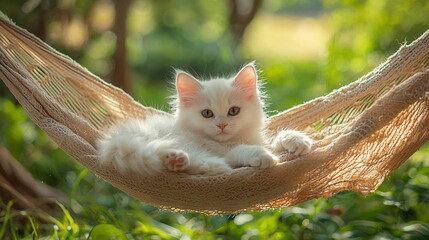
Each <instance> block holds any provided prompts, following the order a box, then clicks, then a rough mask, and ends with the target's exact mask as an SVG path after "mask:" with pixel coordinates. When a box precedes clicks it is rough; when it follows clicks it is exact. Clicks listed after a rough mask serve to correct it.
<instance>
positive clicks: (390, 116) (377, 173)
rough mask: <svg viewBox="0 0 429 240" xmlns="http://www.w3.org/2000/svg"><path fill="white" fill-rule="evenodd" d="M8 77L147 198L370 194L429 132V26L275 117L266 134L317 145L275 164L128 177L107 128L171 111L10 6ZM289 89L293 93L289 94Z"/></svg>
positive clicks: (90, 164) (186, 200)
mask: <svg viewBox="0 0 429 240" xmlns="http://www.w3.org/2000/svg"><path fill="white" fill-rule="evenodd" d="M0 15H1V16H0V17H1V21H0V78H1V79H2V80H3V81H4V83H5V84H6V86H7V87H8V88H9V89H10V91H11V92H12V93H13V94H14V96H15V97H16V98H17V100H18V101H19V102H20V104H21V105H22V106H23V107H24V108H25V110H26V111H27V113H28V115H29V116H30V118H31V119H32V120H33V121H34V122H35V123H36V124H37V125H38V126H40V127H41V128H42V129H43V130H44V131H45V132H47V134H48V135H49V136H50V137H51V138H52V139H53V140H54V141H55V142H56V143H57V144H58V145H59V146H60V147H61V148H63V149H64V150H65V151H66V152H67V153H68V154H70V155H71V156H72V157H73V158H75V159H76V160H77V161H79V162H80V163H81V164H83V165H84V166H85V167H87V168H89V169H90V170H91V171H93V172H94V173H96V174H97V175H98V176H100V177H102V178H103V179H105V180H106V181H108V182H110V183H111V184H113V185H114V186H116V187H118V188H119V189H121V190H123V191H124V192H126V193H128V194H130V195H132V196H134V197H136V198H137V199H140V200H141V201H143V202H146V203H149V204H152V205H155V206H157V207H160V208H162V209H167V210H170V211H190V212H203V213H207V214H217V213H234V212H241V211H247V210H264V209H272V208H279V207H285V206H290V205H294V204H296V203H299V202H302V201H305V200H309V199H313V198H317V197H329V196H332V195H333V194H335V193H337V192H339V191H343V190H353V191H357V192H360V193H364V194H365V193H368V192H371V191H373V190H374V189H376V188H377V187H378V186H379V184H381V182H382V181H383V179H384V178H385V177H386V176H387V175H388V174H389V173H390V172H391V171H393V170H394V169H396V168H397V167H399V166H400V165H401V164H402V163H403V162H404V161H405V160H406V159H407V158H408V157H409V156H411V155H412V154H413V153H414V152H415V151H416V150H417V149H418V148H419V147H420V146H421V145H422V144H423V143H425V142H426V141H427V140H428V139H429V131H428V126H429V113H428V102H427V97H428V92H429V83H428V82H429V70H428V65H429V32H426V33H424V34H423V35H422V36H421V37H420V38H418V39H417V40H415V41H414V42H413V43H411V44H409V45H404V46H402V47H401V48H400V49H399V50H398V52H397V53H395V54H394V55H392V56H391V57H389V59H388V60H387V61H386V62H385V63H383V64H381V65H380V66H379V67H377V68H375V69H374V70H373V71H371V72H370V73H368V74H367V75H365V76H364V77H362V78H360V79H359V80H357V81H355V82H353V83H351V84H349V85H347V86H345V87H343V88H341V89H338V90H336V91H333V92H332V93H330V94H328V95H326V96H323V97H319V98H317V99H314V100H312V101H309V102H308V103H305V104H302V105H300V106H297V107H294V108H292V109H290V110H287V111H285V112H282V113H279V114H277V115H275V116H273V117H271V118H269V120H268V123H267V127H266V132H267V134H268V135H271V136H274V135H275V133H276V132H278V131H279V130H281V129H282V128H295V129H299V130H302V131H306V132H307V133H309V134H311V135H312V136H313V137H314V138H315V139H317V142H316V145H315V147H314V150H313V151H312V152H311V153H310V154H308V155H306V156H303V157H300V158H298V159H292V158H291V156H289V155H288V154H286V153H278V154H279V155H281V157H282V159H283V160H284V162H283V163H281V164H279V165H278V166H275V167H274V168H272V169H267V170H258V169H252V168H241V169H236V170H234V172H233V173H232V174H224V175H221V176H189V175H184V174H177V173H167V172H166V173H163V174H160V175H158V176H152V177H150V176H142V175H139V174H126V175H122V174H120V173H119V172H117V170H116V169H115V168H114V167H112V166H107V167H103V166H100V165H99V164H97V157H96V155H95V153H96V151H95V141H96V139H97V138H98V137H99V136H100V134H101V131H102V130H103V129H104V128H106V127H108V126H111V125H112V124H114V123H116V122H119V121H123V120H124V119H128V118H137V117H144V116H146V115H147V114H166V113H164V112H162V111H159V110H156V109H153V108H149V107H144V106H141V105H140V104H139V103H137V102H135V101H134V100H133V99H132V98H131V97H130V96H129V95H127V94H126V93H124V92H123V91H121V90H119V89H117V88H115V87H113V86H111V85H110V84H107V83H105V82H104V81H102V80H101V79H99V78H98V77H96V76H95V75H93V74H91V73H90V72H89V71H87V70H86V69H85V68H83V67H81V66H80V65H78V64H77V63H75V62H74V61H73V60H71V59H70V58H69V57H67V56H65V55H63V54H61V53H59V52H57V51H56V50H54V49H53V48H51V47H49V46H48V45H47V44H45V43H44V42H42V41H41V40H39V39H38V38H36V37H35V36H33V35H32V34H30V33H28V32H27V31H25V30H24V29H21V28H19V27H18V26H16V25H15V24H13V23H12V22H11V21H9V20H8V19H7V17H5V16H4V15H2V14H0ZM285 97H287V96H285Z"/></svg>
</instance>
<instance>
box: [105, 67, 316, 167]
mask: <svg viewBox="0 0 429 240" xmlns="http://www.w3.org/2000/svg"><path fill="white" fill-rule="evenodd" d="M257 78H258V76H257V72H256V70H255V67H254V66H253V64H248V65H246V66H245V67H243V68H242V69H241V70H240V71H239V73H238V74H237V75H236V76H234V77H232V78H227V79H224V78H217V79H212V80H209V81H199V80H197V79H195V78H194V77H193V76H191V75H190V74H188V73H185V72H182V71H177V74H176V90H177V94H176V96H175V99H174V101H173V102H174V104H173V107H174V109H175V114H174V118H172V117H171V116H159V115H154V116H147V117H146V118H145V119H138V120H130V121H127V122H124V123H121V124H118V125H116V126H114V127H112V128H111V129H109V130H108V131H106V132H105V134H104V137H103V138H102V139H101V140H99V141H98V143H97V144H98V154H99V158H100V161H101V163H103V164H105V163H110V162H112V163H113V164H114V165H115V166H116V167H117V168H118V169H119V170H120V171H122V172H124V173H125V172H127V171H136V172H140V173H144V174H155V173H157V172H160V171H164V170H165V169H168V170H170V171H177V172H186V173H189V174H218V173H222V172H225V171H229V170H231V169H232V168H237V167H242V166H251V167H258V168H269V167H272V166H274V165H275V164H276V162H277V157H276V156H275V155H273V154H272V153H271V152H270V151H269V150H268V148H267V147H265V146H266V144H265V143H264V139H263V135H262V128H263V123H264V120H265V113H264V110H263V101H262V99H261V93H260V92H259V89H258V86H257ZM311 145H312V140H311V139H310V138H309V137H307V136H306V135H305V134H303V133H300V132H297V131H293V130H284V131H282V132H280V134H279V135H278V136H277V137H276V138H275V140H274V141H273V143H272V144H271V146H270V148H271V149H273V150H275V151H284V150H286V151H288V152H290V153H292V154H296V155H301V154H305V153H308V152H309V151H310V149H311Z"/></svg>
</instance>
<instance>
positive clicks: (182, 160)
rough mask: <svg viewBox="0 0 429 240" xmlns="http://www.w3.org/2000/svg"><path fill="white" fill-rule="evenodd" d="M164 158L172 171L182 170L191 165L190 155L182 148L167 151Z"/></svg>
mask: <svg viewBox="0 0 429 240" xmlns="http://www.w3.org/2000/svg"><path fill="white" fill-rule="evenodd" d="M163 160H164V163H165V166H166V167H167V169H168V170H170V171H175V172H181V171H183V170H185V169H186V168H187V167H188V166H189V159H188V155H187V154H186V153H185V152H183V151H180V150H177V151H172V152H169V153H167V154H166V155H165V156H164V159H163Z"/></svg>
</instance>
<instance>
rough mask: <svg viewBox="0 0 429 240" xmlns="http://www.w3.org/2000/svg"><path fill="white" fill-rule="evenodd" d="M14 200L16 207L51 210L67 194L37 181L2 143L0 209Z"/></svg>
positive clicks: (62, 200) (0, 150) (0, 146)
mask: <svg viewBox="0 0 429 240" xmlns="http://www.w3.org/2000/svg"><path fill="white" fill-rule="evenodd" d="M11 200H13V201H14V205H13V207H14V208H15V209H20V210H23V209H31V210H50V209H52V208H54V207H55V201H59V202H64V200H65V196H64V194H62V193H61V192H59V191H58V190H56V189H53V188H51V187H49V186H47V185H45V184H43V183H40V182H38V181H36V180H35V179H34V178H33V177H32V176H31V174H30V173H29V172H28V171H27V170H26V169H25V168H24V167H23V166H22V165H21V164H20V163H19V162H18V161H16V160H15V159H14V158H13V157H12V155H11V154H10V153H9V151H8V150H7V149H6V148H5V147H4V146H3V145H1V144H0V202H1V204H0V209H1V208H2V207H4V206H5V205H6V204H7V203H8V202H9V201H11Z"/></svg>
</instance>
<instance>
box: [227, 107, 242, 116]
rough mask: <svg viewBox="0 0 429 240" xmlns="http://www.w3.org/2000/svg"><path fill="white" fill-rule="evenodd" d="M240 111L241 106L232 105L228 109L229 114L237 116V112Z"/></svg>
mask: <svg viewBox="0 0 429 240" xmlns="http://www.w3.org/2000/svg"><path fill="white" fill-rule="evenodd" d="M239 112H240V108H239V107H231V108H230V109H229V110H228V115H229V116H237V114H238V113H239Z"/></svg>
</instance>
